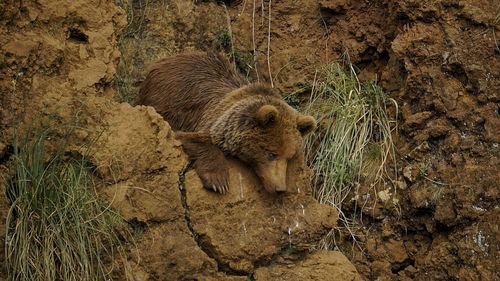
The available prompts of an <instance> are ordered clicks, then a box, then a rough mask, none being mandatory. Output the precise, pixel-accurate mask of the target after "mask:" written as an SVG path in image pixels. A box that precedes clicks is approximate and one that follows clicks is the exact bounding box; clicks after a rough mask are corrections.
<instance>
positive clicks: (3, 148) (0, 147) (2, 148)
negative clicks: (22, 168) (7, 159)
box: [0, 142, 7, 159]
mask: <svg viewBox="0 0 500 281" xmlns="http://www.w3.org/2000/svg"><path fill="white" fill-rule="evenodd" d="M6 152H7V145H6V144H4V143H2V142H0V159H2V158H3V157H4V156H5V153H6Z"/></svg>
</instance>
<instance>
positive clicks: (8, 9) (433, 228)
mask: <svg viewBox="0 0 500 281" xmlns="http://www.w3.org/2000/svg"><path fill="white" fill-rule="evenodd" d="M226 2H227V3H228V6H227V7H226V8H224V7H223V6H221V5H218V4H217V3H216V1H182V0H172V1H131V2H130V4H127V3H126V2H125V1H124V2H123V5H122V6H123V7H124V8H125V9H122V8H120V7H118V6H116V5H114V4H113V3H112V2H106V1H60V2H55V1H45V0H38V1H35V2H27V1H22V2H19V1H3V2H2V3H0V92H1V93H2V94H1V96H0V173H1V174H2V175H7V176H6V177H0V187H1V189H2V190H1V191H2V192H0V194H1V195H0V217H1V218H5V217H6V215H7V212H6V210H7V208H8V202H7V200H6V198H5V197H4V193H5V192H3V191H4V189H5V185H6V182H5V181H6V179H8V177H9V176H8V175H10V172H11V171H10V170H9V167H10V163H11V161H12V158H11V154H12V139H13V135H14V130H15V128H16V127H17V126H18V125H19V124H20V122H21V121H23V120H29V121H30V122H34V120H36V121H37V122H38V121H40V120H41V121H43V122H46V120H50V122H55V123H56V124H75V123H76V124H78V126H79V127H80V129H79V130H75V133H74V136H72V141H71V144H72V145H71V146H70V150H73V151H74V152H75V153H83V151H81V149H82V148H81V144H84V143H88V142H94V143H95V144H96V145H95V146H93V149H94V151H93V152H92V154H91V155H92V157H91V158H90V159H89V160H90V161H91V163H92V165H93V166H94V167H95V175H94V176H95V178H96V182H97V183H98V187H99V188H98V189H99V192H100V193H101V194H103V196H107V197H108V198H109V199H110V200H112V202H113V207H114V208H116V209H118V210H119V211H120V212H121V214H122V215H123V217H124V218H125V220H127V222H128V224H129V227H130V229H131V231H132V232H133V233H135V235H136V241H135V243H134V246H133V247H131V249H130V252H129V253H128V254H127V256H126V257H125V259H124V260H123V261H117V263H118V264H117V267H115V272H114V277H115V279H116V280H123V279H125V278H128V279H130V280H177V279H182V278H185V279H196V278H198V279H204V280H246V279H247V275H249V273H253V275H252V278H255V280H285V279H286V280H303V279H304V278H306V277H308V278H311V279H313V278H317V279H318V280H325V276H328V277H329V276H338V279H346V280H359V278H360V277H359V276H358V275H357V273H356V270H355V269H354V268H353V267H352V265H351V264H350V263H349V262H348V261H347V260H346V259H345V257H344V256H342V255H341V254H340V253H338V252H319V253H309V251H308V250H309V249H311V248H314V246H315V245H317V241H318V240H319V239H320V238H321V237H322V236H323V235H324V234H326V233H327V232H328V231H329V229H330V228H332V227H333V226H334V225H335V223H336V220H337V213H336V212H335V211H333V210H332V209H331V208H329V207H327V206H321V205H318V204H316V203H315V202H313V200H312V199H311V197H310V196H308V195H307V193H308V188H307V187H308V186H307V184H305V183H304V190H303V191H304V192H302V193H299V194H291V195H289V196H285V197H280V198H277V197H269V196H267V195H266V194H265V193H263V191H262V190H261V189H260V188H259V187H258V186H257V185H256V182H255V180H254V177H253V175H251V174H248V171H247V170H246V169H244V168H242V167H240V166H238V165H234V166H233V168H232V171H231V181H232V184H231V192H230V193H229V194H228V195H227V196H219V195H216V194H213V193H211V192H208V191H206V190H204V189H203V188H201V186H200V182H199V179H198V178H197V177H196V175H195V174H194V173H193V172H192V171H188V170H186V165H187V162H186V158H185V155H184V154H183V153H182V151H181V149H180V147H179V143H177V142H176V141H175V140H174V138H173V133H172V131H171V130H170V128H169V126H168V124H166V123H165V122H163V120H162V119H161V118H160V116H159V115H157V114H156V113H155V112H154V111H153V110H152V109H151V108H146V107H132V106H130V105H128V104H125V103H122V104H120V103H118V102H116V101H114V100H117V99H127V100H131V99H132V98H133V96H134V93H135V91H136V89H137V86H138V85H139V83H140V81H141V79H142V78H143V77H144V75H145V74H146V73H147V67H148V65H149V63H151V62H153V61H155V60H156V59H158V58H161V57H164V56H167V55H170V54H174V53H177V52H182V51H186V50H203V49H208V48H212V47H214V46H221V45H225V46H227V39H228V38H227V37H225V36H224V34H225V33H227V31H229V29H228V22H230V27H231V28H230V32H232V34H233V38H232V43H233V49H234V52H235V54H237V55H236V57H237V59H238V62H239V64H240V66H241V67H242V68H243V69H244V70H247V71H248V76H249V78H250V79H254V80H257V79H258V80H262V81H269V80H270V77H272V80H273V83H274V84H275V86H276V87H277V88H278V89H280V90H282V91H292V90H295V89H296V86H297V84H298V83H302V82H304V81H307V80H309V81H311V80H312V79H313V78H314V71H315V68H316V67H317V66H318V65H319V64H321V63H326V62H331V61H334V60H336V59H338V58H340V57H341V56H342V54H343V52H344V51H345V50H347V51H348V52H349V55H350V58H351V61H352V62H353V63H354V64H355V65H356V66H357V67H358V68H359V71H360V74H359V76H360V78H362V79H373V78H377V79H378V81H379V82H380V84H381V85H382V86H383V87H384V89H385V90H386V91H387V92H388V93H389V94H390V95H391V96H392V97H393V98H394V99H396V101H397V102H398V104H399V107H400V116H399V118H400V132H399V135H398V136H396V137H397V145H398V151H399V158H398V159H397V161H398V165H399V167H400V171H399V172H400V178H398V179H396V182H395V184H396V186H397V190H396V192H392V193H391V194H390V196H391V198H390V199H397V200H384V202H381V201H378V200H377V199H376V198H373V199H372V201H370V202H368V203H367V204H366V206H367V207H366V208H365V210H364V220H363V221H362V222H360V224H361V227H360V228H359V229H358V230H357V231H356V233H354V234H355V237H356V238H357V240H358V243H359V244H358V245H359V247H357V246H355V247H353V246H352V241H349V239H348V237H350V236H348V235H346V236H342V235H340V236H339V237H337V241H338V246H339V248H340V249H341V250H342V252H343V253H344V254H346V256H347V257H348V258H349V259H350V260H351V261H352V262H353V263H354V265H355V266H356V269H357V271H359V272H360V273H361V274H362V275H363V276H364V277H365V278H366V279H368V280H429V279H431V280H496V278H498V277H497V275H498V270H497V268H499V267H500V262H499V260H500V259H499V255H500V253H499V251H500V244H499V243H500V242H499V241H500V231H499V230H498V226H497V222H498V221H499V219H500V211H499V208H498V206H499V193H498V191H499V188H498V187H499V185H498V183H499V182H500V178H499V177H500V174H499V173H498V166H499V164H500V163H499V160H498V158H499V148H498V142H499V138H500V133H499V130H498V128H499V127H500V118H499V106H498V103H499V97H498V93H500V82H499V81H500V79H499V78H500V77H499V76H500V73H499V69H500V60H499V58H500V49H499V40H498V37H499V33H498V31H499V29H500V26H499V19H498V17H499V16H498V15H499V7H498V4H497V3H496V2H495V1H411V0H404V1H389V0H384V1H376V2H373V1H371V2H366V1H364V2H360V1H350V0H298V1H272V2H271V1H258V0H257V1H226ZM229 2H231V3H230V4H229ZM269 4H270V5H271V8H269ZM269 15H271V17H270V18H269ZM269 23H270V29H269ZM225 30H227V31H225ZM268 32H270V34H271V40H270V43H271V44H270V46H269V58H270V60H269V65H268V59H267V53H268V50H267V48H268V45H267V44H268V37H267V36H268ZM254 49H255V51H256V52H255V54H256V55H255V57H254V56H253V51H254ZM117 70H118V74H117V76H116V78H115V77H114V75H115V72H116V71H117ZM269 73H271V75H269ZM112 86H115V87H116V88H117V89H119V90H120V93H126V94H125V95H121V96H120V95H118V94H117V92H116V91H115V90H114V88H113V87H112ZM75 116H77V117H78V118H76V117H75ZM54 137H57V134H56V135H54ZM393 202H398V204H393ZM349 210H350V207H349V206H348V205H347V204H346V207H345V210H343V211H344V212H345V213H348V212H349ZM0 221H1V222H0V240H1V241H0V243H1V244H4V241H3V239H4V237H5V225H3V222H4V221H5V220H4V219H2V220H0ZM306 229H307V231H306ZM359 249H363V251H360V250H359ZM3 261H4V257H3V256H1V257H0V264H4V263H3ZM1 278H2V275H1V274H0V279H1ZM306 279H307V278H306Z"/></svg>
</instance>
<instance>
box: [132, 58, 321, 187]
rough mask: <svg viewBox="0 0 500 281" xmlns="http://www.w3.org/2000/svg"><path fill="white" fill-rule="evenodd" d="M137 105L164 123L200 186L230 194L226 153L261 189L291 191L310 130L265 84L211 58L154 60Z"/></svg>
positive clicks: (224, 61) (310, 122)
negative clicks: (152, 111) (249, 172)
mask: <svg viewBox="0 0 500 281" xmlns="http://www.w3.org/2000/svg"><path fill="white" fill-rule="evenodd" d="M137 103H138V104H142V105H150V106H153V107H154V108H155V109H156V111H157V112H158V113H160V114H161V115H162V116H163V117H164V118H165V119H166V120H167V121H168V122H169V124H170V125H171V126H172V128H173V129H174V131H176V135H177V138H178V139H179V140H180V141H181V142H182V145H183V148H184V150H185V152H186V153H187V154H188V156H189V157H190V159H191V160H192V161H194V168H195V170H196V172H197V173H198V175H199V176H200V178H201V180H202V181H203V184H204V186H205V187H207V188H210V189H213V190H214V191H219V192H221V193H224V192H226V191H227V190H228V179H229V175H228V164H227V160H226V158H225V156H226V155H227V156H232V157H235V158H238V159H240V160H241V161H243V162H245V163H246V164H248V165H249V166H250V167H252V168H253V169H254V171H255V173H256V174H257V175H258V177H259V178H260V179H261V181H262V184H263V186H264V187H265V189H266V190H267V191H269V192H275V191H286V190H287V187H288V189H290V188H291V186H294V180H293V177H294V173H295V169H296V168H297V167H298V166H301V165H304V163H303V162H304V156H303V136H304V135H305V134H307V133H309V132H310V131H312V130H313V129H314V128H315V127H316V121H315V120H314V118H313V117H311V116H304V115H301V114H299V113H298V112H297V111H296V110H295V109H293V108H291V107H290V106H289V105H288V104H286V103H285V102H284V101H283V100H282V98H281V96H280V95H279V94H278V93H276V92H275V91H274V90H273V89H271V88H270V87H267V86H264V85H260V84H248V83H246V81H245V79H244V78H243V77H242V76H241V75H240V74H239V73H238V72H237V71H236V69H235V67H234V65H232V64H231V63H230V62H229V60H228V59H227V58H226V57H225V56H223V55H221V54H216V53H208V54H205V53H191V54H181V55H177V56H174V57H171V58H167V59H163V60H161V61H159V62H158V63H157V64H156V65H155V66H154V67H153V68H152V70H151V71H150V72H149V74H148V76H147V77H146V79H145V81H144V82H143V84H142V87H141V90H140V93H139V99H138V102H137Z"/></svg>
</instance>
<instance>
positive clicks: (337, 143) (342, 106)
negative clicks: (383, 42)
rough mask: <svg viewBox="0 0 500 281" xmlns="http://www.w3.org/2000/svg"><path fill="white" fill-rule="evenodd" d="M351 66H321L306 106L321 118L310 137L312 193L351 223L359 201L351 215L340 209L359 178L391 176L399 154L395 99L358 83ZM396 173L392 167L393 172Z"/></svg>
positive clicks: (355, 193)
mask: <svg viewBox="0 0 500 281" xmlns="http://www.w3.org/2000/svg"><path fill="white" fill-rule="evenodd" d="M348 67H349V68H350V70H349V71H345V70H344V68H343V66H342V65H340V64H338V63H334V64H330V65H328V66H325V67H324V68H323V69H321V71H319V72H318V74H317V75H316V78H315V82H314V84H313V88H312V90H311V95H310V98H309V102H308V104H306V106H305V107H304V112H305V113H306V114H311V115H313V116H314V117H315V118H316V119H317V120H318V124H319V130H318V132H317V133H316V134H312V135H311V136H310V137H309V138H308V139H307V140H306V158H307V159H308V161H309V165H310V166H311V167H312V168H313V169H314V171H315V176H314V182H313V186H314V195H315V197H316V198H317V200H318V201H320V202H321V203H324V204H330V205H332V206H334V207H335V208H336V209H337V210H338V211H339V212H340V218H341V221H342V222H343V226H342V227H346V228H347V229H349V228H350V227H352V225H353V223H354V219H355V213H356V209H357V207H356V206H355V211H354V214H351V216H349V218H348V217H347V216H346V215H345V214H344V213H343V212H342V207H343V204H344V203H345V201H346V199H347V198H351V197H350V196H352V197H354V198H356V197H357V196H358V195H359V194H358V189H359V187H360V185H361V184H364V185H368V186H370V187H373V186H375V184H377V183H378V182H380V181H381V180H383V178H384V177H385V176H387V172H388V169H386V163H387V162H388V160H389V159H390V158H391V157H393V156H394V154H395V151H394V144H393V141H392V136H391V134H392V132H393V131H394V130H395V129H396V121H395V119H391V118H390V117H389V116H388V114H387V112H388V110H387V107H388V106H389V105H395V106H396V112H397V104H396V102H395V101H394V100H393V99H391V98H389V97H388V96H387V95H386V94H385V93H384V92H383V90H382V89H381V88H380V87H379V86H377V85H376V84H375V83H374V82H369V83H360V82H359V80H358V78H357V76H356V73H355V71H354V68H353V66H352V65H351V64H348ZM391 170H392V169H391ZM395 173H396V169H395V167H394V175H392V176H390V177H395ZM375 194H376V192H375ZM375 196H376V195H375ZM349 231H350V230H349ZM351 233H352V232H351ZM330 246H331V245H330Z"/></svg>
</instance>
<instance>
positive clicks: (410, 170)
mask: <svg viewBox="0 0 500 281" xmlns="http://www.w3.org/2000/svg"><path fill="white" fill-rule="evenodd" d="M417 175H418V170H417V169H416V168H415V167H414V166H413V165H408V166H406V167H405V168H404V169H403V177H404V178H405V179H406V180H407V181H409V182H414V181H415V179H416V178H417Z"/></svg>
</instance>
